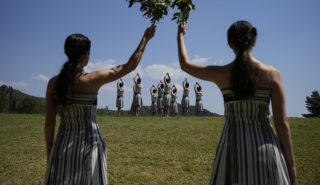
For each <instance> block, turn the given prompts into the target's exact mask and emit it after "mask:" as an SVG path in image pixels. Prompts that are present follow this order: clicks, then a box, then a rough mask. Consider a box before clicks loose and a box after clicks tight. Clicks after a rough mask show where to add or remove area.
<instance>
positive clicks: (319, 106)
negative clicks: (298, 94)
mask: <svg viewBox="0 0 320 185" xmlns="http://www.w3.org/2000/svg"><path fill="white" fill-rule="evenodd" d="M306 108H307V109H308V111H309V112H310V113H311V114H302V116H303V117H320V95H319V92H318V91H312V94H311V97H309V96H307V100H306Z"/></svg>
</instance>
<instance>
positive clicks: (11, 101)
mask: <svg viewBox="0 0 320 185" xmlns="http://www.w3.org/2000/svg"><path fill="white" fill-rule="evenodd" d="M12 91H13V90H12V87H11V86H10V103H9V112H12V103H13V98H12Z"/></svg>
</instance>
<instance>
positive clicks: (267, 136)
mask: <svg viewBox="0 0 320 185" xmlns="http://www.w3.org/2000/svg"><path fill="white" fill-rule="evenodd" d="M225 118H226V122H225V125H224V128H223V130H222V134H221V138H220V142H219V144H218V148H217V152H216V157H215V160H214V164H213V170H212V174H211V179H210V185H221V184H225V185H235V184H237V185H289V184H290V178H289V174H288V171H287V165H286V163H285V159H284V156H283V153H282V149H281V147H280V144H279V142H278V139H277V136H276V134H275V132H274V129H273V127H272V125H271V124H270V120H269V119H270V118H269V103H262V102H254V101H235V102H228V103H225Z"/></svg>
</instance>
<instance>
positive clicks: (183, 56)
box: [177, 21, 222, 83]
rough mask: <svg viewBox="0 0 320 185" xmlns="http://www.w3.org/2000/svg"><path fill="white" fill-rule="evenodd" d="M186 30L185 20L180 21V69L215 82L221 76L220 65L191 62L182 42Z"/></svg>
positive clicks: (178, 38)
mask: <svg viewBox="0 0 320 185" xmlns="http://www.w3.org/2000/svg"><path fill="white" fill-rule="evenodd" d="M186 31H187V22H186V21H181V23H180V24H179V27H178V36H177V41H178V56H179V63H180V66H181V69H182V70H183V71H185V72H186V73H188V74H190V75H192V76H194V77H196V78H199V79H202V80H207V81H212V82H214V83H217V81H218V80H219V79H221V77H222V66H205V65H200V64H196V63H191V62H190V61H189V58H188V53H187V49H186V47H185V44H184V34H185V33H186Z"/></svg>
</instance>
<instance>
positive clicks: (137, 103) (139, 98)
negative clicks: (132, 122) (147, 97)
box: [133, 73, 143, 116]
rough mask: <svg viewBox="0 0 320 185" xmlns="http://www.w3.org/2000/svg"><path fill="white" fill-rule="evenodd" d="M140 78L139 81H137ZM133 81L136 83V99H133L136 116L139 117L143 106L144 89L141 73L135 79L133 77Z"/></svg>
mask: <svg viewBox="0 0 320 185" xmlns="http://www.w3.org/2000/svg"><path fill="white" fill-rule="evenodd" d="M137 77H138V79H137ZM133 81H134V84H135V86H134V89H135V91H134V98H133V105H134V107H135V115H136V116H139V113H140V107H141V106H142V105H143V103H142V96H141V90H142V87H143V83H142V80H141V77H140V75H139V73H137V74H136V75H135V76H134V77H133Z"/></svg>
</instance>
